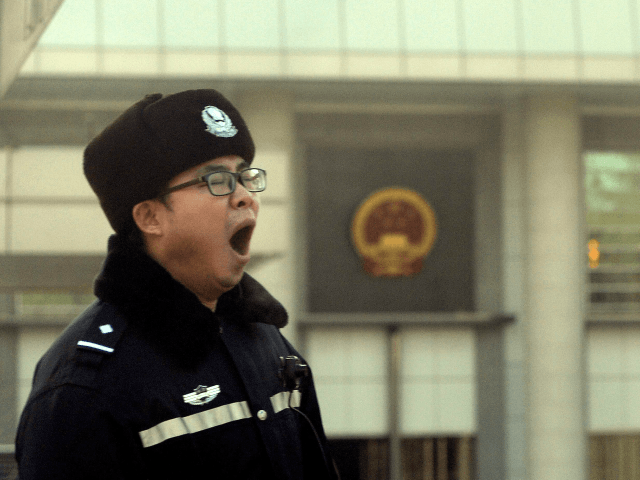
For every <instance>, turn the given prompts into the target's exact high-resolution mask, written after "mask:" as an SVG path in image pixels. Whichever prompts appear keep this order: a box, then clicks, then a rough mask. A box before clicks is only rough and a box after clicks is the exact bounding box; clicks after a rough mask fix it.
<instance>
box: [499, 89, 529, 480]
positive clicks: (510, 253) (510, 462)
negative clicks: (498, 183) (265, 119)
mask: <svg viewBox="0 0 640 480" xmlns="http://www.w3.org/2000/svg"><path fill="white" fill-rule="evenodd" d="M525 160H526V149H525V132H524V102H523V101H522V99H520V98H517V99H513V100H512V101H511V102H509V104H508V105H506V108H505V111H504V115H503V121H502V192H501V193H502V235H503V238H504V241H503V242H502V247H503V250H502V255H503V257H502V268H503V275H504V276H503V281H502V285H503V302H504V303H503V308H504V312H506V313H508V314H511V315H514V316H515V322H514V323H513V324H511V325H509V326H507V327H505V342H504V343H505V349H504V356H505V360H504V362H505V391H506V393H505V396H506V399H505V403H506V405H505V417H506V418H505V420H504V421H505V456H506V466H505V469H506V478H508V479H509V480H527V479H528V478H529V477H528V475H527V466H528V465H527V458H528V456H527V417H526V409H525V403H526V391H527V386H526V383H525V378H526V366H527V359H526V352H525V341H524V332H523V325H524V324H525V323H526V315H525V308H524V303H525V287H524V285H525V265H526V250H527V247H526V238H527V235H526V228H525V223H526V220H525V217H526V212H527V210H526V208H525V194H524V192H525V186H526V178H525Z"/></svg>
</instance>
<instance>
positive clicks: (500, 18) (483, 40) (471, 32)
mask: <svg viewBox="0 0 640 480" xmlns="http://www.w3.org/2000/svg"><path fill="white" fill-rule="evenodd" d="M463 7H464V8H463V12H464V13H463V17H464V41H465V45H464V46H463V47H464V48H465V49H466V50H467V51H468V52H473V53H515V52H516V50H517V47H518V45H517V40H516V38H517V35H516V12H515V5H514V0H492V1H484V2H463Z"/></svg>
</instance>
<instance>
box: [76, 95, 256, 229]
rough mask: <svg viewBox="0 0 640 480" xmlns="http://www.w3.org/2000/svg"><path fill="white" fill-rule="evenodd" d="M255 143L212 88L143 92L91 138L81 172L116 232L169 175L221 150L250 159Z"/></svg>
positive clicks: (158, 190) (228, 104) (233, 110)
mask: <svg viewBox="0 0 640 480" xmlns="http://www.w3.org/2000/svg"><path fill="white" fill-rule="evenodd" d="M254 154H255V147H254V144H253V140H252V139H251V134H250V133H249V129H248V128H247V126H246V124H245V123H244V120H243V119H242V117H241V116H240V112H238V110H236V108H235V107H234V106H233V105H232V104H231V102H229V101H228V100H227V99H226V98H224V97H223V96H222V95H221V94H220V93H219V92H217V91H215V90H188V91H185V92H181V93H176V94H173V95H168V96H166V97H163V96H162V95H161V94H159V93H156V94H152V95H147V96H146V97H144V98H143V99H142V100H140V101H139V102H137V103H136V104H134V105H133V106H131V107H130V108H129V109H127V110H126V111H125V112H124V113H123V114H122V115H120V116H119V117H118V118H117V119H116V120H115V121H114V122H113V123H111V124H110V125H109V126H108V127H107V128H105V129H104V130H103V131H102V133H100V134H99V135H98V136H97V137H96V138H94V139H93V140H92V141H91V142H90V143H89V145H88V146H87V148H86V149H85V151H84V174H85V176H86V177H87V180H88V181H89V184H90V185H91V188H92V189H93V191H94V192H95V193H96V195H97V196H98V199H99V200H100V205H101V206H102V209H103V210H104V213H105V215H106V216H107V219H108V220H109V223H110V224H111V226H112V227H113V229H114V230H115V231H116V232H117V233H121V232H124V231H126V230H127V229H128V228H130V227H131V226H132V225H133V218H132V216H131V210H132V209H133V207H134V206H135V205H136V204H138V203H140V202H142V201H144V200H149V199H152V198H155V197H157V196H158V195H159V194H161V193H162V191H163V190H164V189H165V188H166V186H167V184H168V183H169V181H170V180H171V179H172V178H173V177H175V176H176V175H178V174H179V173H182V172H184V171H185V170H188V169H190V168H191V167H194V166H196V165H199V164H201V163H203V162H206V161H208V160H212V159H214V158H218V157H223V156H226V155H238V156H239V157H241V158H242V159H243V160H245V161H246V162H247V163H251V162H252V161H253V156H254Z"/></svg>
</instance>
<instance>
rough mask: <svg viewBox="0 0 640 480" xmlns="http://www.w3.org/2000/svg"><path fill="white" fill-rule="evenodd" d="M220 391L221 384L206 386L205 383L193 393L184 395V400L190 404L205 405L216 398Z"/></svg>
mask: <svg viewBox="0 0 640 480" xmlns="http://www.w3.org/2000/svg"><path fill="white" fill-rule="evenodd" d="M219 393H220V385H214V386H213V387H205V386H204V385H198V386H197V387H196V388H195V389H194V390H193V392H192V393H188V394H186V395H183V396H182V398H184V402H185V403H188V404H190V405H204V404H205V403H209V402H210V401H211V400H213V399H214V398H216V397H217V396H218V394H219Z"/></svg>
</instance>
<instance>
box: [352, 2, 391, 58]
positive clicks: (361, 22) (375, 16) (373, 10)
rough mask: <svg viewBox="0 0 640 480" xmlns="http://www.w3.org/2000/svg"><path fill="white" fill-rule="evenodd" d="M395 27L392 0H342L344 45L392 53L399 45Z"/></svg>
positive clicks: (353, 48) (356, 48)
mask: <svg viewBox="0 0 640 480" xmlns="http://www.w3.org/2000/svg"><path fill="white" fill-rule="evenodd" d="M398 27H399V25H398V5H397V3H396V2H395V1H388V0H375V1H368V2H362V1H360V0H346V27H345V28H346V42H347V45H346V47H347V49H349V50H369V51H382V52H393V53H395V52H397V51H398V50H399V49H400V40H399V38H400V37H399V28H398Z"/></svg>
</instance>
